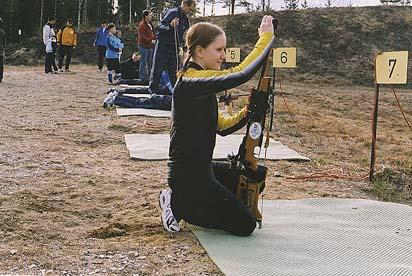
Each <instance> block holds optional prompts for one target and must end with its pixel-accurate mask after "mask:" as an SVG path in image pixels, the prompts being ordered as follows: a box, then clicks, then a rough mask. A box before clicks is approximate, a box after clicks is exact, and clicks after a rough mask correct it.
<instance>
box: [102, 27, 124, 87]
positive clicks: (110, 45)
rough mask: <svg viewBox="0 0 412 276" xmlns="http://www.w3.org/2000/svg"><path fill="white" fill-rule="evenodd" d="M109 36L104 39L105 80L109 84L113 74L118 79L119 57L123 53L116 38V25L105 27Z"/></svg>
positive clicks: (120, 43)
mask: <svg viewBox="0 0 412 276" xmlns="http://www.w3.org/2000/svg"><path fill="white" fill-rule="evenodd" d="M107 29H108V30H109V35H108V36H107V39H106V61H107V78H108V79H109V83H113V74H115V77H120V62H119V59H120V55H121V54H122V51H123V47H124V45H123V43H122V42H121V41H120V39H119V38H118V37H117V36H116V25H115V24H113V23H110V24H109V25H108V26H107Z"/></svg>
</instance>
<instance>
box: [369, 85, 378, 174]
mask: <svg viewBox="0 0 412 276" xmlns="http://www.w3.org/2000/svg"><path fill="white" fill-rule="evenodd" d="M378 103H379V84H378V83H376V81H375V105H374V107H373V121H372V145H371V164H370V172H369V181H370V182H372V181H373V173H374V168H375V159H376V132H377V129H378Z"/></svg>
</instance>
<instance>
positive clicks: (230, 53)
mask: <svg viewBox="0 0 412 276" xmlns="http://www.w3.org/2000/svg"><path fill="white" fill-rule="evenodd" d="M226 62H232V63H240V48H226Z"/></svg>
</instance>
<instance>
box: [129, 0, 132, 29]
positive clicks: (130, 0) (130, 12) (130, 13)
mask: <svg viewBox="0 0 412 276" xmlns="http://www.w3.org/2000/svg"><path fill="white" fill-rule="evenodd" d="M129 25H130V26H131V25H132V0H129Z"/></svg>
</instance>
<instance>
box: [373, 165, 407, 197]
mask: <svg viewBox="0 0 412 276" xmlns="http://www.w3.org/2000/svg"><path fill="white" fill-rule="evenodd" d="M372 193H373V194H374V195H376V196H377V197H379V198H380V199H381V200H383V201H391V202H401V201H407V200H410V199H411V198H412V179H411V176H410V174H409V175H408V174H407V173H404V172H398V171H395V170H393V169H390V168H386V169H384V170H383V171H382V172H379V173H377V174H375V177H374V180H373V183H372Z"/></svg>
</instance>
